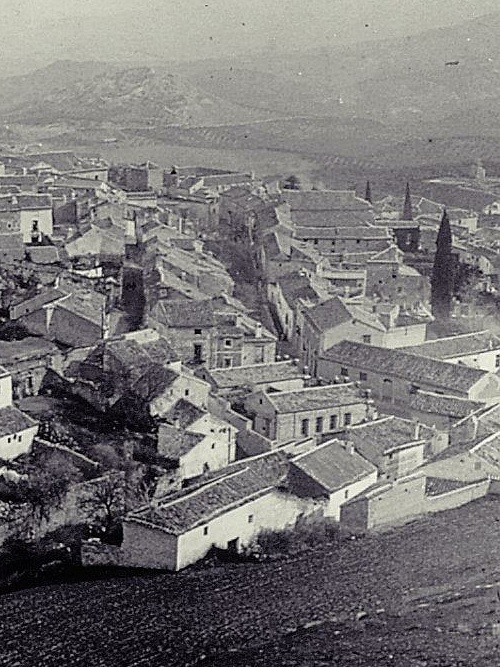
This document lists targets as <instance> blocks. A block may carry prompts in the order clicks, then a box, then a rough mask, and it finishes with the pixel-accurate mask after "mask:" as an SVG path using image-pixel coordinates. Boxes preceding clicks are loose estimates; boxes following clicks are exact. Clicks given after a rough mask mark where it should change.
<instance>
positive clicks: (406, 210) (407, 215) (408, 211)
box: [402, 183, 413, 220]
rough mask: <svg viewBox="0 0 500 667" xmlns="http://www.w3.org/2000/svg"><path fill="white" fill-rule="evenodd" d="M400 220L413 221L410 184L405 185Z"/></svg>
mask: <svg viewBox="0 0 500 667" xmlns="http://www.w3.org/2000/svg"><path fill="white" fill-rule="evenodd" d="M402 220H413V210H412V206H411V194H410V184H409V183H406V193H405V203H404V206H403V217H402Z"/></svg>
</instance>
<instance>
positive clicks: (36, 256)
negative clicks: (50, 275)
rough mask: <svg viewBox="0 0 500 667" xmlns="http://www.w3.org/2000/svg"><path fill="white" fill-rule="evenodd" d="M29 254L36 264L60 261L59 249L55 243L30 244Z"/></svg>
mask: <svg viewBox="0 0 500 667" xmlns="http://www.w3.org/2000/svg"><path fill="white" fill-rule="evenodd" d="M28 255H29V258H30V260H31V261H32V262H33V263H34V264H55V263H57V262H58V261H59V251H58V249H57V248H56V246H53V245H33V246H29V247H28Z"/></svg>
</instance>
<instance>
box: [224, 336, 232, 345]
mask: <svg viewBox="0 0 500 667" xmlns="http://www.w3.org/2000/svg"><path fill="white" fill-rule="evenodd" d="M232 344H233V341H232V340H231V339H230V338H226V340H225V341H224V345H225V346H226V347H231V345H232Z"/></svg>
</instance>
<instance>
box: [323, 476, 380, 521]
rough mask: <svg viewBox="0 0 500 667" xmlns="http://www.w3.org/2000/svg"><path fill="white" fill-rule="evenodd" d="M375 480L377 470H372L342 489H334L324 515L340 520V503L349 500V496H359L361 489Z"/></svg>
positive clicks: (364, 488) (342, 503)
mask: <svg viewBox="0 0 500 667" xmlns="http://www.w3.org/2000/svg"><path fill="white" fill-rule="evenodd" d="M376 481H377V471H376V470H374V471H373V472H371V473H370V474H369V475H367V476H366V477H363V479H360V480H359V481H357V482H354V484H349V485H348V486H345V487H344V488H343V489H339V490H338V491H335V493H332V494H331V496H330V499H329V501H328V505H327V508H326V510H325V516H329V517H332V518H334V519H336V520H337V521H340V508H341V507H342V505H344V503H347V502H349V500H351V498H355V497H356V496H359V494H360V493H363V491H365V490H366V489H367V488H368V487H369V486H371V485H372V484H375V482H376ZM346 492H347V496H346Z"/></svg>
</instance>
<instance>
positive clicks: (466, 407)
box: [408, 390, 482, 419]
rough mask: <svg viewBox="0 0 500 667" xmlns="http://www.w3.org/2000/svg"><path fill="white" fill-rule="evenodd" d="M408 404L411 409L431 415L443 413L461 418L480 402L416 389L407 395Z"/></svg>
mask: <svg viewBox="0 0 500 667" xmlns="http://www.w3.org/2000/svg"><path fill="white" fill-rule="evenodd" d="M408 405H409V407H410V408H412V409H413V410H418V411H419V412H427V413H429V414H433V415H444V416H446V417H452V418H454V419H463V418H464V417H467V415H469V414H470V413H471V412H474V411H475V410H478V409H479V408H480V407H481V406H482V403H478V402H477V401H469V399H467V398H460V397H458V396H445V395H444V394H436V393H434V392H430V391H422V390H419V391H416V392H415V393H414V394H410V396H409V397H408Z"/></svg>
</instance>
